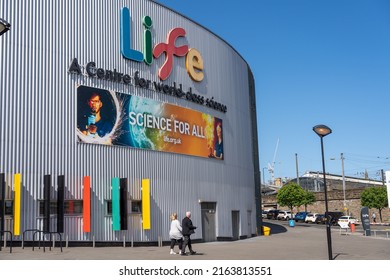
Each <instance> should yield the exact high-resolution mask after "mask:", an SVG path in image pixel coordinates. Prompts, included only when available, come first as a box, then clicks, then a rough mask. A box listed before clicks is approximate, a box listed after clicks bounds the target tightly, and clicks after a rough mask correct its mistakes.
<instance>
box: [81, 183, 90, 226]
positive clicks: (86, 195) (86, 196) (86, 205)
mask: <svg viewBox="0 0 390 280" xmlns="http://www.w3.org/2000/svg"><path fill="white" fill-rule="evenodd" d="M83 185H84V190H83V222H84V223H83V231H84V232H91V178H90V177H89V176H84V182H83Z"/></svg>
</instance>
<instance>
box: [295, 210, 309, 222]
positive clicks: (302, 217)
mask: <svg viewBox="0 0 390 280" xmlns="http://www.w3.org/2000/svg"><path fill="white" fill-rule="evenodd" d="M307 214H309V212H298V213H297V214H296V215H295V217H294V220H295V222H304V221H305V219H306V216H307Z"/></svg>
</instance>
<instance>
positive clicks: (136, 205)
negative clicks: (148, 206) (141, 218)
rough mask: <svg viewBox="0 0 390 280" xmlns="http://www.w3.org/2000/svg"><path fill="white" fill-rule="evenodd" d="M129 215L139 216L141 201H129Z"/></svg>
mask: <svg viewBox="0 0 390 280" xmlns="http://www.w3.org/2000/svg"><path fill="white" fill-rule="evenodd" d="M131 213H135V214H141V213H142V201H141V200H132V201H131Z"/></svg>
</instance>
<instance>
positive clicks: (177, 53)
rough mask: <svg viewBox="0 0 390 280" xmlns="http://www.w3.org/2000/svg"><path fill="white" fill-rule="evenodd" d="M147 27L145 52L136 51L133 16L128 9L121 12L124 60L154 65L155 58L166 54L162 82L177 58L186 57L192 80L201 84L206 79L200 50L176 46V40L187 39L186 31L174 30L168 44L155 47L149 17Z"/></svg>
mask: <svg viewBox="0 0 390 280" xmlns="http://www.w3.org/2000/svg"><path fill="white" fill-rule="evenodd" d="M143 25H144V27H145V30H144V36H143V38H142V39H143V51H139V50H134V49H132V48H131V42H132V39H133V38H132V36H131V15H130V10H129V9H128V8H126V7H124V8H122V10H121V53H122V55H123V57H124V58H126V59H129V60H133V61H137V62H145V63H146V64H148V65H151V64H152V63H153V57H154V58H159V57H160V56H161V55H163V54H165V61H164V63H163V65H162V66H161V67H160V68H159V71H158V76H159V78H160V79H161V80H163V81H164V80H166V79H167V78H168V77H169V76H170V74H171V72H172V68H173V61H174V59H175V57H184V56H185V66H186V69H187V73H188V75H189V76H190V77H191V79H192V80H194V81H196V82H200V81H202V80H203V78H204V73H203V59H202V56H201V54H200V53H199V51H198V50H196V49H194V48H189V46H188V45H181V46H176V40H177V39H178V38H179V37H185V35H186V31H185V30H184V29H183V28H180V27H176V28H173V29H172V30H171V31H169V32H168V34H167V39H166V42H161V43H158V44H156V45H155V46H154V47H153V43H152V32H151V30H150V28H151V27H152V26H153V21H152V19H151V18H150V17H149V16H145V17H144V18H143Z"/></svg>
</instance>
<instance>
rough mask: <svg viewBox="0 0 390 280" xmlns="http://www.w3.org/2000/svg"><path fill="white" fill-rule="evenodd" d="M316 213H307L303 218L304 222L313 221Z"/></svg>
mask: <svg viewBox="0 0 390 280" xmlns="http://www.w3.org/2000/svg"><path fill="white" fill-rule="evenodd" d="M318 215H319V214H318V213H308V214H307V215H306V218H305V223H315V222H316V219H317V216H318Z"/></svg>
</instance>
